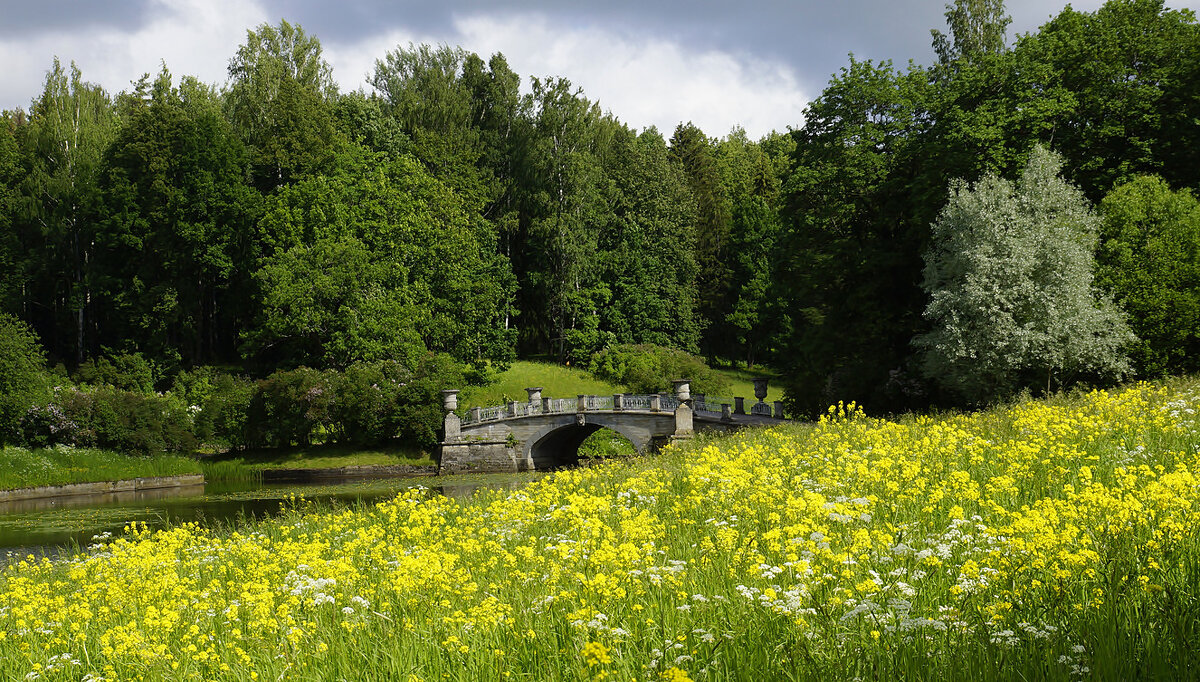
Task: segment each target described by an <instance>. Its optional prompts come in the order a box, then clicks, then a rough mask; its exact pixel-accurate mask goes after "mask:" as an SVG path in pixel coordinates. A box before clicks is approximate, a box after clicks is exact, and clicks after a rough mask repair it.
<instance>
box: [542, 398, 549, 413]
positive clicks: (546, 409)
mask: <svg viewBox="0 0 1200 682" xmlns="http://www.w3.org/2000/svg"><path fill="white" fill-rule="evenodd" d="M542 414H550V398H542Z"/></svg>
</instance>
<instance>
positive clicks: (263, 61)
mask: <svg viewBox="0 0 1200 682" xmlns="http://www.w3.org/2000/svg"><path fill="white" fill-rule="evenodd" d="M946 17H947V24H948V27H947V32H946V33H942V32H939V31H934V47H935V50H936V52H937V54H938V60H937V62H936V63H934V64H933V65H931V66H928V67H922V66H917V65H913V64H910V65H909V66H908V67H907V68H905V69H897V68H896V67H894V66H893V65H892V64H891V63H889V62H884V63H875V62H871V61H860V60H857V59H854V58H853V57H851V59H850V63H849V65H848V66H847V67H845V68H844V69H842V71H841V72H840V73H839V74H836V75H835V76H834V77H833V79H832V80H831V82H830V83H829V85H828V87H827V88H826V89H825V91H824V92H823V93H822V94H821V96H820V97H818V98H817V99H816V100H814V101H813V102H812V103H811V104H810V105H809V106H808V108H807V110H806V113H805V120H804V122H803V125H801V126H800V127H798V128H796V129H794V130H792V131H790V132H789V133H788V134H773V135H769V136H767V137H765V138H764V139H761V140H758V141H752V140H750V139H748V138H747V136H746V135H745V134H744V133H742V132H740V131H737V130H735V131H734V132H733V133H731V134H729V135H727V136H725V137H723V138H719V139H714V138H711V137H709V136H707V135H706V134H705V133H704V132H703V131H701V130H699V129H697V128H696V127H695V126H693V125H691V124H681V125H679V126H678V127H677V128H676V129H675V130H674V131H673V132H672V134H671V136H670V138H669V139H667V138H664V136H663V134H661V133H660V132H659V131H657V130H655V129H653V128H651V129H648V130H644V131H642V132H637V131H634V130H632V129H630V128H629V126H627V125H625V124H623V123H621V122H620V121H619V120H618V119H617V118H616V117H614V116H613V115H612V114H611V113H606V112H603V111H601V109H600V108H599V106H598V105H597V104H596V103H595V102H592V101H590V100H588V99H587V98H586V96H585V95H584V93H582V92H581V91H580V90H579V89H578V88H575V87H573V86H572V85H571V83H570V82H569V81H567V80H565V79H562V78H532V79H530V80H529V81H527V83H528V86H527V87H526V88H524V89H522V87H521V84H522V79H521V77H520V76H519V75H518V74H516V73H514V72H513V71H512V70H511V69H510V68H509V67H508V65H507V63H506V62H505V60H504V58H503V56H502V55H499V54H497V55H493V56H491V57H490V59H488V60H487V61H484V59H482V58H481V57H479V56H478V55H475V54H471V53H469V52H465V51H463V50H461V49H457V48H451V47H445V46H442V47H430V46H424V45H422V46H409V47H399V48H397V49H395V50H393V51H391V52H389V53H387V54H386V55H383V56H381V58H380V59H379V60H378V61H377V62H376V66H375V71H374V73H373V75H372V77H371V83H372V85H373V89H374V92H373V93H372V94H363V93H340V92H339V91H338V88H337V86H336V84H335V83H334V82H333V79H332V75H331V70H330V68H329V66H328V64H327V63H326V62H325V61H324V60H323V58H322V57H321V46H320V43H319V42H318V40H317V39H316V37H314V36H312V35H310V34H307V33H306V32H304V31H303V30H302V29H301V28H300V27H298V26H295V25H292V24H289V23H287V22H281V23H280V24H279V25H277V26H270V25H263V26H260V27H258V28H256V29H254V30H253V31H250V32H249V33H248V35H247V41H246V43H245V44H244V45H242V46H241V47H240V48H239V49H238V51H237V53H236V54H235V55H233V57H232V59H231V60H230V66H229V81H228V83H227V84H226V85H225V86H224V87H223V88H220V89H215V88H213V87H210V86H207V85H204V84H202V83H200V82H198V81H197V80H196V79H194V78H190V77H183V78H175V77H174V76H173V75H172V74H170V73H169V72H168V71H167V70H166V68H165V67H164V68H163V69H162V71H161V72H160V73H159V74H158V75H157V76H154V77H150V76H147V77H145V78H143V79H142V80H141V81H139V82H138V83H137V84H135V85H134V87H133V88H131V89H130V90H129V91H127V92H123V93H120V94H118V95H116V96H114V97H110V96H109V94H108V93H105V92H104V91H103V90H101V89H100V88H98V87H96V86H95V85H92V84H89V83H88V82H87V81H86V80H85V79H84V77H83V75H82V74H80V73H79V72H78V70H76V69H75V68H74V67H73V66H71V67H69V68H67V67H63V66H62V65H61V64H59V63H58V62H57V61H56V62H55V63H54V65H53V66H52V68H51V70H50V71H49V73H48V75H47V79H46V84H45V89H44V91H43V93H42V94H41V95H40V96H39V97H38V98H36V99H35V100H34V101H33V103H32V105H31V107H30V110H29V111H28V112H24V111H15V112H6V113H5V114H4V120H3V124H0V307H2V308H3V309H4V310H6V311H8V312H10V313H12V314H14V315H15V316H17V317H18V318H20V319H21V320H23V321H24V322H26V323H28V324H29V325H30V326H31V327H32V328H33V330H34V331H35V332H36V334H37V336H38V337H39V338H40V340H41V342H42V343H43V344H44V345H45V347H46V349H47V351H48V354H49V356H50V358H51V360H52V361H56V362H62V363H64V364H65V365H67V366H68V368H69V369H72V370H74V369H75V368H77V367H80V366H83V365H84V364H85V363H86V362H87V361H88V360H89V359H97V358H101V357H106V356H111V357H116V356H118V355H121V354H138V355H139V356H141V357H143V358H145V359H147V360H148V361H149V362H150V363H152V364H153V366H154V367H155V368H156V372H157V373H158V376H159V377H161V379H160V381H159V384H158V388H159V389H160V390H162V389H164V388H168V387H169V386H167V385H166V383H167V382H169V381H170V378H171V377H173V376H174V375H175V374H177V373H178V372H179V371H181V370H184V369H188V368H194V367H198V366H203V365H211V364H222V365H227V366H229V365H234V366H236V367H237V368H238V369H239V370H240V371H242V372H246V373H248V374H249V375H251V376H258V377H263V376H266V375H267V374H269V373H271V372H272V371H286V370H291V369H294V368H297V367H302V366H303V367H310V368H315V369H319V370H322V371H325V370H332V371H344V370H346V369H347V368H350V367H352V366H355V365H356V364H359V363H368V364H370V363H380V362H396V363H399V364H400V365H401V366H404V367H406V368H409V370H410V371H415V368H417V367H418V366H419V365H420V363H421V362H422V361H423V359H424V358H427V357H429V356H430V354H433V355H434V356H439V355H440V356H443V357H449V358H452V359H454V360H455V361H456V362H458V363H463V364H475V365H476V366H480V367H482V366H483V365H484V364H486V363H497V362H499V363H503V362H504V361H506V360H509V359H511V358H514V357H528V356H534V355H547V354H548V355H551V356H554V357H557V358H559V359H562V360H569V361H572V362H575V363H577V364H584V363H591V364H596V363H595V361H594V360H593V358H594V357H595V356H596V354H597V353H600V352H602V351H604V350H605V349H610V348H613V347H616V346H618V345H627V344H655V345H657V346H663V347H667V348H674V349H679V350H683V351H687V352H691V353H697V354H701V355H703V356H705V357H707V358H708V359H709V360H710V361H716V362H734V361H739V362H745V363H747V364H751V365H753V364H755V363H759V362H766V363H768V364H770V365H771V366H773V367H774V368H776V369H778V370H780V371H781V373H782V375H783V379H784V381H785V383H786V384H787V390H788V395H789V399H790V400H791V401H792V402H793V407H794V408H797V409H799V410H800V411H802V412H803V411H811V410H816V409H820V408H822V407H823V406H824V405H826V404H828V403H829V402H831V401H836V400H838V399H846V400H850V399H855V400H858V401H860V402H864V403H865V404H866V405H867V406H868V407H870V408H873V409H876V410H894V409H905V408H910V407H919V406H924V405H928V404H930V403H938V404H945V405H949V404H970V403H975V402H981V401H987V400H993V399H996V398H1000V397H1004V396H1006V395H1008V394H1011V393H1013V392H1016V391H1019V390H1022V389H1035V390H1045V389H1049V390H1053V389H1056V388H1060V387H1063V386H1067V385H1070V384H1071V383H1073V382H1076V381H1080V380H1084V381H1093V382H1105V381H1112V380H1115V379H1117V378H1120V377H1123V376H1127V375H1129V374H1137V375H1142V376H1150V375H1161V374H1166V373H1180V372H1190V371H1197V370H1200V344H1198V342H1197V340H1198V339H1200V236H1198V234H1200V218H1198V217H1197V216H1198V215H1200V211H1198V210H1197V208H1196V201H1195V199H1194V197H1193V196H1192V194H1191V193H1190V192H1191V191H1192V190H1195V189H1196V188H1197V186H1198V185H1200V170H1198V169H1200V124H1198V123H1197V121H1198V120H1200V26H1198V25H1197V23H1196V20H1195V18H1194V17H1193V16H1192V15H1191V14H1190V13H1188V12H1177V11H1171V10H1167V9H1165V8H1164V6H1163V4H1162V2H1160V1H1157V0H1111V1H1110V2H1108V3H1107V4H1105V5H1104V6H1103V7H1102V8H1101V9H1099V10H1097V11H1096V12H1092V13H1087V12H1077V11H1075V10H1071V9H1066V10H1064V11H1063V12H1062V13H1061V14H1059V15H1058V16H1057V17H1056V18H1054V19H1053V20H1051V21H1050V22H1049V23H1047V24H1046V25H1045V26H1043V27H1041V29H1040V30H1039V31H1037V32H1036V33H1033V34H1029V35H1024V36H1020V37H1019V38H1018V39H1017V40H1016V41H1015V44H1013V45H1011V46H1010V45H1009V44H1008V43H1007V41H1006V37H1005V36H1006V29H1007V25H1008V18H1007V16H1006V15H1005V13H1004V8H1003V3H1002V2H1001V1H1000V0H956V2H955V4H954V5H953V6H951V7H948V11H947V14H946ZM1039 149H1040V150H1042V151H1038V150H1039ZM1035 162H1036V163H1035ZM1025 175H1028V177H1030V178H1033V177H1038V178H1042V179H1043V180H1045V181H1046V182H1051V181H1053V182H1054V183H1058V182H1060V181H1063V182H1062V184H1061V186H1060V185H1058V184H1054V187H1055V188H1057V189H1055V190H1054V192H1051V193H1046V192H1043V193H1038V192H1034V191H1024V190H1020V189H1019V188H1016V189H1014V187H1012V186H1009V185H1005V184H1004V183H1005V182H1007V180H1004V179H1006V178H1007V179H1012V180H1015V181H1018V185H1020V184H1021V182H1020V181H1019V178H1021V177H1024V176H1025ZM964 183H965V184H964ZM1031 183H1032V181H1030V182H1027V183H1025V185H1022V187H1024V186H1026V185H1030V184H1031ZM1073 188H1074V189H1073ZM989 197H990V198H989ZM1038 197H1041V198H1038ZM993 199H994V200H993ZM1030 201H1034V202H1037V201H1046V202H1050V204H1053V206H1051V205H1050V204H1047V206H1048V207H1049V208H1046V210H1041V209H1040V208H1038V207H1030V206H1028V205H1027V204H1028V203H1029V202H1030ZM1054 202H1058V203H1054ZM995 206H1002V207H1006V208H1004V210H1003V211H999V212H997V211H993V210H991V208H988V207H995ZM972 207H974V208H972ZM981 207H982V208H981ZM1055 207H1057V208H1055ZM1097 207H1098V208H1097ZM972 211H975V212H974V213H972ZM989 211H990V212H989ZM1005 211H1007V213H1006V212H1005ZM1060 215H1061V216H1064V217H1063V219H1062V220H1059V218H1058V217H1056V216H1060ZM1072 216H1073V217H1072ZM1068 219H1069V220H1068ZM1064 220H1066V221H1067V222H1069V223H1070V225H1069V226H1066V227H1064V225H1066V223H1064ZM1018 226H1019V227H1018ZM1056 240H1067V241H1068V242H1070V244H1073V245H1077V246H1078V248H1072V249H1058V248H1056V244H1060V243H1063V242H1061V241H1056ZM1063 254H1069V255H1071V258H1070V259H1069V260H1063V258H1065V256H1063ZM960 255H963V256H968V257H964V258H958V256H960ZM1051 256H1053V257H1054V258H1057V259H1058V260H1057V261H1055V263H1057V265H1052V264H1050V263H1049V261H1048V260H1047V259H1049V258H1050V257H1051ZM1059 256H1063V258H1059ZM1039 263H1042V264H1041V265H1039ZM1060 290H1061V291H1068V290H1069V291H1070V292H1073V293H1071V295H1070V296H1066V295H1064V296H1051V295H1047V296H1041V295H1035V294H1034V293H1031V292H1046V291H1050V292H1056V291H1060ZM956 292H957V293H956ZM1022 292H1024V293H1022ZM957 294H962V295H957ZM1031 301H1033V302H1034V303H1035V304H1033V303H1030V302H1031ZM1113 302H1115V304H1116V305H1115V306H1114V305H1112V303H1113ZM972 306H973V308H972ZM1061 306H1075V307H1076V308H1078V307H1080V306H1082V307H1084V308H1087V309H1089V310H1094V311H1099V313H1097V314H1090V313H1088V314H1085V313H1086V312H1087V311H1086V310H1084V311H1079V310H1076V311H1075V312H1069V311H1067V312H1064V311H1063V310H1060V309H1059V308H1060V307H1061ZM968 310H975V311H976V312H978V311H988V314H983V315H974V316H972V315H968V314H965V312H964V311H968ZM1122 320H1125V321H1127V322H1123V321H1122ZM1127 327H1128V328H1127ZM1135 337H1136V338H1135ZM601 357H603V356H601ZM980 358H983V360H980ZM984 361H986V363H990V364H988V369H987V371H988V372H990V374H987V377H990V378H989V379H988V380H987V381H984V382H980V381H977V380H976V379H973V378H972V377H973V374H974V373H975V370H976V369H977V368H979V367H980V366H981V364H980V363H981V362H984ZM973 382H974V383H973ZM976 384H985V385H983V386H982V388H981V387H980V386H978V385H976Z"/></svg>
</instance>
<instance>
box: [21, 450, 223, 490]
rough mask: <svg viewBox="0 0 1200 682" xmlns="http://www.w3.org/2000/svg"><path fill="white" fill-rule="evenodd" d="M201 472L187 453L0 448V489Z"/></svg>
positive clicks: (196, 463)
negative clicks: (184, 455) (143, 453)
mask: <svg viewBox="0 0 1200 682" xmlns="http://www.w3.org/2000/svg"><path fill="white" fill-rule="evenodd" d="M198 473H201V467H200V463H199V462H197V461H195V460H193V459H190V458H188V457H179V456H174V455H156V456H153V457H138V456H132V455H125V454H122V453H119V452H114V451H112V450H101V449H98V448H73V447H66V446H59V447H55V448H22V447H13V446H9V447H5V448H3V449H0V490H14V489H17V488H35V487H39V486H45V485H67V484H69V483H94V482H98V481H120V480H126V479H131V478H141V477H149V476H179V475H181V474H198Z"/></svg>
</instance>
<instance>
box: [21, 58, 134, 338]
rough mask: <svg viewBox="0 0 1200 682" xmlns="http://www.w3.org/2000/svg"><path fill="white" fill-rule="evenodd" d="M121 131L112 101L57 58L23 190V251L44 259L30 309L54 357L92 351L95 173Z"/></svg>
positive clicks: (39, 103)
mask: <svg viewBox="0 0 1200 682" xmlns="http://www.w3.org/2000/svg"><path fill="white" fill-rule="evenodd" d="M116 129H117V116H116V113H115V112H114V110H113V106H112V102H111V101H110V100H109V98H108V95H107V94H106V93H105V92H104V90H102V89H101V88H100V87H98V86H96V85H92V84H90V83H86V82H84V80H83V77H82V75H81V73H80V71H79V69H78V67H76V66H75V64H74V63H72V64H71V68H70V71H69V73H68V71H67V70H65V69H63V67H62V65H61V64H60V63H59V61H58V59H55V60H54V65H53V66H52V67H51V69H50V71H49V72H48V73H47V74H46V84H45V88H44V89H43V91H42V95H41V97H40V98H39V99H38V100H36V101H35V102H34V103H33V107H32V109H31V111H30V114H29V123H28V126H27V128H26V129H25V130H23V131H22V142H23V145H22V146H23V149H22V151H23V153H24V156H25V164H26V166H27V167H28V168H29V172H28V173H27V174H26V176H25V180H24V183H23V186H22V191H21V202H22V205H23V206H22V208H23V210H22V211H21V213H22V216H21V217H22V218H23V219H24V223H25V238H24V242H25V248H27V249H32V250H36V251H37V252H38V253H39V256H40V257H39V258H38V259H37V262H36V263H34V264H33V267H32V268H31V270H32V272H30V273H29V274H30V279H31V280H32V282H31V286H30V287H29V289H28V293H27V294H26V295H27V296H28V297H29V298H30V299H31V300H29V301H28V303H27V307H28V308H30V309H32V310H33V311H34V314H33V316H32V317H33V319H34V320H35V327H40V328H43V329H44V330H45V332H46V333H45V334H44V335H45V336H48V337H49V338H51V339H55V340H56V341H57V342H56V343H53V344H52V346H53V347H52V352H57V353H61V354H62V355H64V356H67V357H71V358H73V359H74V360H75V361H76V362H82V361H83V357H84V354H85V351H86V349H87V346H88V344H87V340H86V338H85V337H86V334H87V330H88V325H87V320H86V319H85V311H86V310H87V308H88V305H89V303H90V299H91V294H90V292H89V291H88V289H87V282H86V279H85V276H86V273H87V269H86V266H87V263H88V261H89V260H90V258H91V251H92V239H93V232H94V229H95V209H96V203H97V198H98V197H97V192H96V173H97V170H98V168H99V166H100V159H101V156H102V154H103V153H104V150H105V149H106V148H107V146H108V143H109V141H110V140H111V139H112V137H113V136H114V134H115V133H116Z"/></svg>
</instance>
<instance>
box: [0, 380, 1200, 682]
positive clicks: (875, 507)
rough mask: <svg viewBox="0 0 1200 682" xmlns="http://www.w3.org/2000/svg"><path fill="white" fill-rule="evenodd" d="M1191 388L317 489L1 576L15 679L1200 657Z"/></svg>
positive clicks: (693, 670) (1116, 663) (1106, 668)
mask: <svg viewBox="0 0 1200 682" xmlns="http://www.w3.org/2000/svg"><path fill="white" fill-rule="evenodd" d="M1198 404H1200V388H1197V387H1195V386H1194V385H1192V384H1184V383H1174V384H1171V385H1168V386H1164V385H1148V384H1140V385H1137V386H1134V387H1131V388H1127V389H1124V390H1120V391H1113V392H1093V393H1091V394H1089V395H1086V396H1081V397H1077V398H1072V399H1060V400H1057V401H1053V402H1050V403H1046V402H1027V403H1022V404H1018V405H1015V406H1011V407H1008V408H1005V409H998V410H994V411H991V412H985V413H980V414H972V415H948V416H944V417H914V418H909V419H904V420H900V421H883V420H876V419H870V418H867V417H864V416H863V415H862V413H861V412H860V411H858V410H856V409H855V408H854V407H853V406H841V407H838V408H834V409H832V410H831V412H830V414H829V415H828V416H827V417H826V418H824V419H822V420H821V421H820V423H818V424H815V425H808V426H793V427H787V428H779V429H774V430H759V431H747V432H743V433H739V434H736V435H733V436H729V437H725V438H714V439H700V440H697V441H695V442H692V443H689V444H687V445H685V446H682V447H676V448H672V449H671V450H670V451H669V452H667V453H664V454H662V455H658V456H652V457H646V458H639V459H634V460H629V461H622V462H611V463H608V464H606V465H603V466H599V467H593V468H585V469H578V470H573V471H566V472H562V473H559V474H556V475H553V476H550V477H547V478H544V479H542V480H539V481H537V482H534V483H531V484H530V485H528V486H527V487H525V488H522V489H520V490H518V491H516V492H512V491H506V492H500V491H493V492H484V493H480V494H478V495H476V497H475V498H474V499H473V500H472V501H470V502H467V503H461V502H455V501H453V500H450V499H447V498H444V497H442V496H439V495H435V494H433V493H431V492H429V491H421V490H417V491H412V492H409V493H406V494H403V495H401V496H400V497H398V498H396V499H395V500H392V501H390V502H386V503H382V504H378V505H374V506H369V507H364V508H361V509H354V510H328V509H318V508H314V507H313V506H312V505H309V504H306V503H304V502H302V501H298V502H297V503H296V504H295V505H294V507H295V508H294V509H293V510H292V511H290V512H289V513H288V514H287V515H285V516H284V517H281V518H279V519H275V520H270V521H261V522H255V523H250V524H247V525H245V526H244V527H243V528H240V529H238V530H237V531H236V532H235V531H233V530H225V531H210V530H205V529H202V528H199V527H196V526H183V527H178V528H174V529H171V530H166V531H156V532H149V531H146V530H138V529H132V530H131V532H130V533H129V534H128V535H127V537H124V538H120V539H116V540H114V541H109V542H104V543H102V544H101V545H99V546H98V547H95V548H93V549H92V551H91V553H90V554H89V555H86V556H80V557H77V558H74V559H69V560H61V561H58V562H50V561H41V562H33V561H29V562H25V563H20V564H17V565H13V566H10V567H8V568H7V569H6V570H4V572H3V574H2V575H0V679H4V680H38V679H46V680H72V681H77V680H90V681H95V680H101V679H103V680H211V679H236V680H293V679H294V680H372V679H387V680H447V679H449V680H505V679H523V680H605V679H607V680H756V681H762V680H776V679H779V680H788V679H812V680H852V679H853V680H890V679H985V680H992V679H994V680H1034V679H1063V680H1074V679H1138V678H1141V679H1147V678H1161V679H1187V678H1195V677H1197V676H1200V667H1198V666H1200V661H1198V654H1197V649H1200V540H1198V533H1200V478H1198V476H1200V451H1198V446H1200V435H1198V432H1197V430H1198V426H1200V424H1198V421H1197V420H1198V416H1197V414H1196V410H1197V409H1198Z"/></svg>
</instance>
